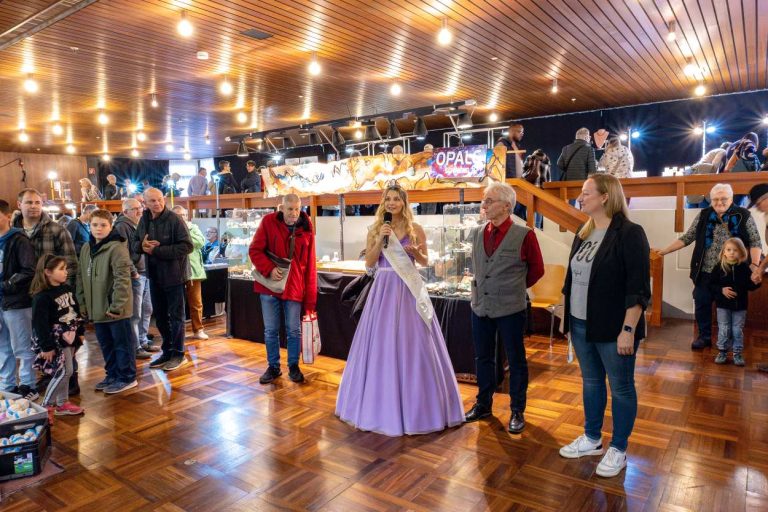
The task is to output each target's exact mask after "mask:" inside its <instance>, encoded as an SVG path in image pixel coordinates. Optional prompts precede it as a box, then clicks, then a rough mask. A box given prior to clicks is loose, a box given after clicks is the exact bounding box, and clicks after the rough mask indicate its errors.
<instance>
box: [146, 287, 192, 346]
mask: <svg viewBox="0 0 768 512" xmlns="http://www.w3.org/2000/svg"><path fill="white" fill-rule="evenodd" d="M149 291H150V294H151V295H152V308H153V309H154V313H155V324H157V330H158V331H160V336H162V337H163V346H162V348H163V354H167V355H168V356H170V357H173V356H184V285H183V284H179V285H176V286H169V287H167V288H163V287H161V286H158V285H157V284H155V283H153V282H152V281H150V282H149Z"/></svg>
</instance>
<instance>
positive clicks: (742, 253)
mask: <svg viewBox="0 0 768 512" xmlns="http://www.w3.org/2000/svg"><path fill="white" fill-rule="evenodd" d="M728 244H732V245H735V246H736V248H737V249H738V250H739V261H738V263H744V262H745V261H747V258H748V257H749V253H747V248H746V247H745V246H744V242H742V241H741V238H736V237H733V238H729V239H728V240H726V241H725V243H724V244H723V248H722V249H720V268H721V269H723V272H728V271H729V270H730V269H731V264H730V263H728V260H726V259H725V247H726V246H727V245H728ZM738 263H737V265H738Z"/></svg>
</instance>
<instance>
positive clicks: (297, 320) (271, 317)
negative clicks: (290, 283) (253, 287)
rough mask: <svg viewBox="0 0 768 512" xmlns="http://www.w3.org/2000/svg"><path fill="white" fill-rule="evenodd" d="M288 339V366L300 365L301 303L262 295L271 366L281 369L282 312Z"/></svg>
mask: <svg viewBox="0 0 768 512" xmlns="http://www.w3.org/2000/svg"><path fill="white" fill-rule="evenodd" d="M281 308H282V312H283V316H284V321H285V334H286V338H288V340H287V341H288V366H291V365H294V364H299V352H300V350H301V302H296V301H293V300H283V299H279V298H277V297H274V296H272V295H267V294H261V314H262V316H263V317H264V344H265V345H266V346H267V361H268V362H269V366H272V367H274V368H280V310H281Z"/></svg>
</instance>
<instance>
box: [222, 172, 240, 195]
mask: <svg viewBox="0 0 768 512" xmlns="http://www.w3.org/2000/svg"><path fill="white" fill-rule="evenodd" d="M218 176H219V194H237V193H238V192H240V191H239V190H238V188H237V182H236V181H235V177H234V176H233V175H232V173H231V172H220V173H219V175H218Z"/></svg>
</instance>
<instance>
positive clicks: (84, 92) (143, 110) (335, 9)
mask: <svg viewBox="0 0 768 512" xmlns="http://www.w3.org/2000/svg"><path fill="white" fill-rule="evenodd" d="M67 3H68V4H69V5H72V4H77V0H68V2H67ZM58 4H63V0H58V1H56V0H4V1H3V0H0V33H2V32H7V31H8V30H9V29H11V28H13V27H15V26H17V25H18V24H19V23H21V22H22V21H24V20H26V19H28V18H29V17H30V16H34V15H35V14H36V13H39V12H40V11H43V10H44V9H46V8H49V7H51V6H52V5H53V7H51V9H49V10H48V12H51V11H52V10H54V9H55V8H58V7H62V8H63V7H66V5H58ZM182 10H186V13H187V18H188V19H189V20H190V21H191V23H192V24H193V26H194V33H193V35H192V37H190V38H189V39H185V38H183V37H181V36H180V35H179V34H178V33H177V31H176V24H177V23H178V21H179V20H180V17H181V11H182ZM444 18H447V20H448V21H447V23H448V27H449V29H450V30H451V31H452V33H453V41H452V42H451V44H450V45H449V46H446V47H443V46H441V45H439V44H438V42H437V38H436V36H437V33H438V31H439V29H440V27H441V24H442V22H443V19H444ZM670 21H674V24H675V25H676V30H675V33H676V38H675V39H674V40H673V41H671V42H670V41H668V40H667V34H668V23H669V22H670ZM248 29H257V30H259V31H262V32H266V33H269V34H272V37H270V38H268V39H264V40H258V39H254V38H251V37H247V36H244V35H242V34H241V32H243V31H245V30H248ZM0 42H2V40H1V38H0ZM767 46H768V0H749V1H747V0H744V1H742V0H719V1H715V0H699V1H697V2H684V1H682V0H675V1H650V0H621V1H607V0H605V1H591V0H579V1H575V0H535V1H531V0H519V1H515V2H502V1H489V0H455V1H451V0H430V1H419V0H382V1H379V2H368V1H355V0H293V1H291V2H286V1H284V0H258V1H255V0H253V1H252V0H238V1H234V2H233V1H218V0H203V1H195V0H183V1H182V0H178V1H176V0H173V1H168V0H98V1H96V2H94V3H91V4H90V5H87V6H85V7H83V8H82V9H80V10H79V11H77V12H74V13H72V14H70V15H68V16H66V17H64V18H63V19H62V20H60V21H58V22H56V23H53V24H52V25H50V26H48V27H47V28H44V29H42V30H39V31H38V32H37V33H35V34H34V35H31V36H29V37H25V38H21V39H20V40H19V41H18V42H16V43H15V44H13V45H11V46H9V47H7V48H5V49H4V50H1V51H0V105H2V107H0V150H7V151H34V150H36V149H37V148H40V150H41V151H42V152H51V153H62V152H64V151H65V147H66V145H67V138H68V137H69V138H70V139H71V143H72V144H73V145H74V146H75V147H76V149H77V152H78V153H79V154H101V153H102V152H103V151H104V149H105V148H106V150H107V151H108V152H109V154H111V155H113V156H128V155H129V153H130V150H131V148H132V147H133V145H134V141H133V138H134V136H135V133H136V130H137V129H138V127H140V125H142V124H143V128H144V131H145V132H146V134H147V135H148V140H147V141H146V142H136V143H135V144H136V147H137V148H138V149H139V151H140V152H141V156H142V157H145V158H156V157H157V158H181V155H182V152H181V151H180V150H179V148H182V147H184V146H185V145H186V146H188V148H189V151H190V153H191V154H192V156H193V157H195V158H198V157H199V158H202V157H207V156H211V155H214V154H231V153H233V152H234V150H235V149H236V145H234V144H231V143H226V142H225V141H224V137H225V136H226V135H229V134H237V133H243V132H248V131H261V130H267V129H277V128H280V127H284V126H291V125H297V124H299V123H302V122H318V121H323V120H331V119H339V118H346V117H348V116H350V115H352V116H369V115H372V114H374V113H386V112H392V111H400V110H407V109H411V108H417V107H422V106H425V105H431V104H436V103H445V102H448V101H452V100H464V99H470V98H471V99H476V100H477V104H478V108H477V109H476V110H475V112H474V121H475V123H476V124H478V123H482V122H487V120H488V116H489V114H490V113H491V112H498V113H499V114H500V119H509V118H519V117H527V116H533V115H540V114H554V113H562V112H570V111H580V110H590V109H595V108H601V107H610V106H620V105H629V104H636V103H644V102H653V101H658V100H666V99H675V98H686V97H690V96H691V95H692V91H693V89H694V87H695V86H696V85H697V79H696V78H695V77H688V76H686V75H685V74H684V72H683V68H684V67H685V66H686V63H687V59H689V60H690V61H692V63H694V64H695V65H696V66H697V67H699V68H701V67H703V68H704V69H705V73H704V81H705V84H706V87H707V94H718V93H727V92H736V91H746V90H754V89H761V88H766V87H768V48H767ZM198 51H206V52H208V54H209V56H210V58H209V60H205V61H203V60H198V59H197V58H196V53H197V52H198ZM313 51H314V52H316V53H317V58H318V61H319V63H320V64H321V66H322V72H321V74H320V75H319V76H311V75H310V74H309V73H308V71H307V66H308V64H309V62H310V60H311V55H312V52H313ZM25 65H29V66H31V67H32V69H33V71H34V79H35V80H36V81H37V82H38V84H39V91H38V92H37V93H35V94H30V93H27V92H25V91H24V89H23V87H22V84H23V82H24V79H25V78H26V75H25V73H23V72H22V70H23V69H24V66H25ZM225 77H226V78H227V79H228V80H229V81H230V82H231V84H232V85H233V87H234V93H233V94H232V95H231V96H229V97H225V96H223V95H221V94H220V93H219V91H218V85H219V83H220V82H221V81H222V80H223V79H224V78H225ZM555 77H556V78H557V79H558V86H559V92H558V93H557V94H552V93H551V92H550V87H551V85H552V79H553V78H555ZM394 82H397V83H398V84H400V85H401V86H402V93H401V94H400V95H399V96H393V95H391V94H390V86H391V85H392V84H393V83H394ZM153 92H154V93H155V94H156V97H157V101H158V102H159V106H158V108H152V106H151V105H150V101H151V94H152V93H153ZM572 98H574V99H575V100H574V101H572ZM100 101H101V102H103V104H104V106H105V113H106V114H107V115H108V116H109V124H108V125H107V126H106V127H102V126H100V125H99V124H98V122H97V116H98V114H99V109H98V106H99V102H100ZM241 111H242V112H244V113H245V114H246V116H247V121H246V122H245V123H241V122H239V121H238V120H237V118H236V115H237V114H238V113H239V112H241ZM57 113H58V117H59V119H60V122H61V124H62V126H63V127H64V128H65V134H64V135H62V136H57V135H54V134H53V133H52V125H53V123H52V119H53V118H54V116H56V115H57ZM22 125H23V126H25V131H26V133H27V134H28V135H29V137H30V141H29V142H28V143H26V144H22V143H20V142H19V140H18V135H19V127H20V126H22ZM402 128H403V126H401V129H402ZM206 134H208V135H209V137H210V144H208V143H206V137H205V135H206ZM167 139H171V140H172V141H173V146H174V150H173V151H171V152H169V151H166V149H165V146H166V143H167Z"/></svg>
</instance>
